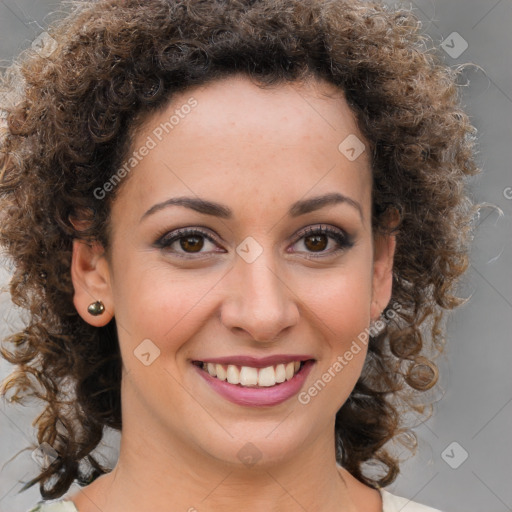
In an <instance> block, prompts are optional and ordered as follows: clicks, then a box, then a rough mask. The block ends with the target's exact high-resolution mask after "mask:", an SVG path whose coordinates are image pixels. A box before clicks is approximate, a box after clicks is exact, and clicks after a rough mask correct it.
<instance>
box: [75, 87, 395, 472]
mask: <svg viewBox="0 0 512 512" xmlns="http://www.w3.org/2000/svg"><path fill="white" fill-rule="evenodd" d="M323 92H330V93H334V94H331V97H329V98H328V97H324V96H322V95H321V93H323ZM363 144H365V142H364V139H363V137H362V135H361V134H360V132H359V130H358V128H357V125H356V122H355V119H354V116H353V114H352V113H351V111H350V110H349V108H348V105H347V103H346V101H345V99H344V97H343V95H342V94H341V93H340V92H339V91H337V90H336V89H334V87H333V86H330V85H328V84H326V83H322V82H312V83H311V84H310V85H307V86H306V85H302V86H300V85H298V84H293V85H290V84H288V85H281V86H278V87H276V88H274V89H266V90H264V89H260V88H258V87H257V86H256V85H254V84H252V83H251V82H250V81H249V80H248V79H246V78H242V77H231V78H228V79H224V80H221V81H216V82H214V83H211V84H209V85H207V86H203V87H200V88H194V89H190V90H188V91H186V92H185V93H182V94H180V95H176V96H175V97H174V98H173V100H172V102H171V104H170V105H169V106H168V107H167V108H165V109H163V110H162V111H161V112H159V113H157V114H156V115H153V116H152V117H151V118H150V119H148V120H147V122H146V123H145V125H144V127H143V128H142V129H141V130H140V131H139V132H138V133H137V136H136V139H135V141H134V143H133V147H132V148H131V151H132V152H131V153H130V155H129V158H130V157H131V158H132V160H129V159H127V164H126V166H125V172H128V171H127V170H128V169H129V173H130V176H129V179H128V180H127V181H126V183H123V184H122V188H121V189H120V191H119V192H120V193H119V196H118V197H117V199H116V200H115V201H114V203H113V207H112V216H111V224H112V240H111V254H110V259H109V260H107V259H106V258H105V257H104V256H102V255H101V253H100V252H98V251H96V252H94V254H93V253H92V251H90V250H88V249H87V247H86V246H85V245H83V244H80V243H79V242H75V252H74V257H73V280H74V283H75V290H76V295H75V304H76V306H77V309H78V310H79V312H80V314H82V316H83V318H84V319H86V320H87V321H88V322H90V323H92V324H93V325H103V324H105V323H107V322H108V321H109V320H110V319H111V318H112V315H113V314H114V315H115V318H116V324H117V329H118V335H119V343H120V348H121V354H122V360H123V383H122V408H123V436H130V435H131V436H141V435H143V434H144V435H145V436H146V437H147V438H148V439H149V438H151V439H155V440H157V441H158V446H159V447H160V449H162V446H172V447H173V455H174V456H179V454H183V455H185V456H190V455H191V454H193V455H194V457H195V458H196V460H201V459H202V460H203V461H205V460H214V459H216V460H222V461H230V462H235V463H237V464H242V463H244V462H245V463H247V462H249V461H256V460H257V459H259V460H261V463H264V462H265V461H270V460H276V459H277V458H282V457H287V456H293V455H294V454H298V453H308V452H309V453H311V451H314V450H316V449H319V450H327V449H328V450H330V451H332V446H333V444H332V443H333V432H334V418H335V414H336V411H337V410H338V409H339V408H340V407H341V406H342V404H343V403H344V402H345V400H346V399H347V397H348V396H349V394H350V392H351V391H352V389H353V387H354V385H355V383H356V381H357V379H358V377H359V375H360V373H361V370H362V367H363V363H364V359H365V355H366V345H365V344H364V343H363V342H361V339H363V338H364V336H362V337H361V334H362V333H363V334H364V333H365V332H367V331H366V329H367V328H368V326H369V323H370V320H371V319H372V318H373V319H375V318H377V317H378V315H379V313H380V312H381V311H382V310H383V308H384V307H385V306H386V305H387V303H388V301H389V298H390V292H391V265H392V256H393V249H394V241H393V239H392V238H382V239H376V240H373V235H372V230H371V172H370V164H369V155H368V153H367V151H365V150H364V147H363ZM123 174H124V173H123V172H122V171H121V176H122V175H123ZM108 188H109V187H108V185H107V187H106V188H105V190H108ZM87 251H89V252H87ZM87 258H89V259H88V260H87V264H85V263H84V261H86V259H87ZM95 299H101V300H102V301H103V302H104V303H105V306H106V312H105V313H104V315H102V316H99V317H91V316H90V315H88V313H87V311H86V309H87V305H88V304H90V303H91V302H92V301H93V300H95ZM358 337H359V338H358ZM203 363H206V364H203ZM207 363H210V364H209V365H208V364H207ZM299 365H300V368H299V370H297V367H298V366H299ZM208 369H209V370H210V372H211V373H212V374H213V376H212V375H210V373H209V372H208ZM215 375H216V376H215ZM240 379H241V380H242V384H236V382H237V380H240ZM141 442H142V441H141ZM148 442H151V441H148ZM155 442H156V441H155ZM163 443H164V444H163ZM165 443H167V444H165ZM248 443H251V444H248Z"/></svg>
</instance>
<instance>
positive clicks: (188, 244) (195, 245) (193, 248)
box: [179, 235, 204, 252]
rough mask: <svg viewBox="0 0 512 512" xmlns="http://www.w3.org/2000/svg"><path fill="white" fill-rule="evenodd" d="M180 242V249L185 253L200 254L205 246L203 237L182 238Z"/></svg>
mask: <svg viewBox="0 0 512 512" xmlns="http://www.w3.org/2000/svg"><path fill="white" fill-rule="evenodd" d="M179 240H180V247H181V248H182V249H183V250H184V251H185V252H198V251H200V250H201V249H202V248H203V246H204V238H203V237H202V236H197V235H196V236H187V237H182V238H180V239H179Z"/></svg>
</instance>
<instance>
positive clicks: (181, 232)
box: [154, 226, 354, 259]
mask: <svg viewBox="0 0 512 512" xmlns="http://www.w3.org/2000/svg"><path fill="white" fill-rule="evenodd" d="M198 235H199V236H203V237H204V238H206V239H207V240H209V241H210V242H212V243H214V244H217V243H218V242H217V241H216V240H215V239H214V238H213V237H212V236H211V235H210V234H208V233H207V232H205V231H203V230H201V229H199V228H184V229H178V230H176V231H172V232H170V233H169V232H164V234H163V236H162V235H161V234H160V235H159V236H158V237H157V240H156V242H155V243H154V246H155V247H156V248H158V249H168V248H169V247H170V246H171V245H172V244H173V243H174V242H177V241H178V240H180V239H181V238H186V237H187V236H198ZM313 235H328V236H329V237H330V238H331V239H333V240H334V241H335V242H336V244H337V246H338V247H337V248H336V249H335V250H331V251H330V252H321V253H314V252H313V253H309V254H308V256H306V258H308V259H316V258H322V257H325V256H326V255H327V256H332V255H333V254H338V253H339V252H340V251H344V250H347V249H350V248H351V247H352V246H353V245H354V242H353V240H352V237H351V236H349V235H348V234H347V233H344V232H341V231H338V230H335V229H332V228H329V227H326V226H320V227H315V228H313V227H308V228H306V229H305V230H304V231H302V232H300V233H299V235H298V237H297V239H296V240H295V241H294V242H293V244H292V245H295V244H296V243H297V242H298V241H300V240H301V239H302V238H307V237H309V236H313ZM171 252H174V251H171ZM174 254H175V255H176V256H178V257H179V258H185V259H196V258H194V257H193V255H194V254H204V253H186V252H183V253H179V252H174Z"/></svg>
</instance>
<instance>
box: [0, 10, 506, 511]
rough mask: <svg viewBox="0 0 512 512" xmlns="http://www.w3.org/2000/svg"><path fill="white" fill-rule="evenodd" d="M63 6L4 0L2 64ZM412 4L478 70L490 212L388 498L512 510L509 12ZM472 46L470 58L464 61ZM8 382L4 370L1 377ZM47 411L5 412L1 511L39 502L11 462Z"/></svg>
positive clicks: (473, 99)
mask: <svg viewBox="0 0 512 512" xmlns="http://www.w3.org/2000/svg"><path fill="white" fill-rule="evenodd" d="M59 3H60V2H57V1H49V0H41V1H36V2H32V1H29V0H0V59H2V64H4V65H5V64H7V63H8V62H9V61H10V59H11V58H12V56H13V55H15V54H17V53H18V52H19V51H20V50H22V49H24V48H27V47H28V46H30V44H31V42H32V41H33V40H34V39H35V38H36V37H37V36H38V35H39V34H40V33H41V32H43V30H44V28H45V27H46V26H47V24H48V22H49V21H50V20H51V16H50V17H48V13H52V12H55V11H56V10H57V9H59ZM389 3H392V2H389ZM405 5H409V6H411V7H412V8H413V9H414V11H415V12H416V13H417V15H418V16H419V17H420V19H422V20H423V22H424V24H423V32H424V33H426V34H428V35H429V36H430V37H431V38H432V40H433V42H434V44H435V46H437V47H439V48H440V49H439V52H440V54H442V55H443V56H444V58H445V60H446V62H447V63H448V64H449V65H450V66H457V65H459V64H462V63H473V64H475V66H472V67H468V68H466V70H465V71H464V78H465V81H464V80H461V84H462V83H464V84H465V85H464V86H463V87H461V90H462V91H463V101H464V104H465V105H466V109H467V111H468V113H469V115H470V116H471V118H472V121H473V124H474V125H475V126H476V127H477V129H478V137H479V154H478V159H479V163H480V165H481V167H482V169H483V172H482V174H481V175H480V176H479V177H477V178H475V179H473V180H472V182H471V189H472V193H473V197H474V199H475V200H476V201H477V202H479V203H487V204H488V205H489V206H485V207H483V208H482V211H481V215H480V217H479V219H477V223H478V231H477V234H476V237H475V243H474V249H473V252H472V265H471V268H470V270H469V271H468V273H467V274H466V276H465V278H464V280H463V282H462V283H461V286H460V293H462V294H463V295H464V296H467V297H469V296H471V299H470V300H469V302H468V303H467V304H466V305H464V306H462V307H461V308H459V309H458V310H456V312H455V313H454V314H452V315H451V316H450V317H449V320H448V337H447V339H448V343H447V345H446V350H445V353H444V355H443V356H441V358H440V359H439V360H438V363H439V365H440V370H441V387H442V392H441V393H437V395H436V397H439V398H441V395H442V399H441V400H440V401H438V402H437V403H436V405H435V406H434V415H433V417H432V418H431V419H429V420H428V421H426V422H424V423H422V424H420V425H418V426H417V427H415V432H416V433H417V436H418V439H419V446H418V450H417V454H416V456H415V457H413V458H410V459H409V460H408V461H407V462H405V463H404V464H403V466H402V473H401V475H400V476H399V478H398V480H397V481H396V482H395V483H394V484H393V485H392V486H390V487H389V488H388V490H390V491H391V492H394V493H396V494H399V495H402V496H407V497H408V498H410V499H413V500H415V501H419V502H422V503H425V504H428V505H431V506H434V507H436V508H439V509H441V510H443V511H444V512H448V511H453V512H456V511H460V512H502V511H511V510H512V485H510V484H511V483H512V464H511V460H512V442H511V439H512V437H511V435H510V432H512V403H511V402H512V377H511V371H510V366H511V354H512V345H511V343H510V341H511V336H510V332H511V330H512V329H511V328H512V322H511V318H512V272H511V271H510V264H511V262H512V236H511V235H512V228H511V226H512V222H511V213H512V172H511V168H510V162H511V161H512V140H511V134H512V35H511V33H512V31H511V29H510V26H511V22H512V1H511V0H499V1H498V0H485V1H484V0H444V1H442V0H432V1H423V0H418V1H415V2H411V3H407V4H405ZM453 32H457V33H458V34H460V36H461V37H462V39H461V38H459V37H458V36H457V35H452V33H453ZM443 41H445V42H444V43H443ZM464 41H466V42H467V44H468V47H467V49H466V50H464V51H463V53H461V54H460V55H458V53H460V52H461V51H462V50H463V49H464V46H463V45H464ZM443 48H445V49H443ZM450 53H451V55H450ZM492 205H494V206H492ZM496 207H497V208H499V209H501V211H502V213H500V212H499V210H498V209H497V208H496ZM507 268H508V269H509V270H507ZM7 281H8V272H7V271H2V270H1V269H0V286H2V285H5V284H6V283H7ZM21 326H22V323H21V321H20V318H19V315H18V313H17V312H16V311H15V310H14V308H13V306H12V304H11V303H10V301H9V296H8V294H7V293H3V294H0V336H5V335H6V334H7V333H8V332H11V331H12V330H14V329H16V327H21ZM9 371H10V368H9V366H8V365H7V364H6V363H5V362H4V361H1V362H0V378H3V377H5V376H6V375H7V373H8V372H9ZM39 410H40V409H39V408H38V407H37V406H36V405H34V406H33V407H20V406H16V407H15V406H13V405H8V404H6V403H5V402H2V401H0V512H7V511H9V512H23V511H25V510H27V509H28V508H29V507H30V506H31V505H33V504H34V503H35V502H36V501H37V500H39V499H40V496H39V492H38V490H37V488H32V489H31V490H29V491H26V492H24V493H22V494H18V491H19V489H20V488H21V485H22V484H21V482H23V481H27V480H28V479H29V478H30V477H32V476H34V475H35V472H36V469H37V465H36V462H35V461H34V460H33V459H32V457H31V452H30V451H29V450H27V451H24V452H22V453H21V454H20V455H19V456H18V457H16V458H15V459H13V460H12V461H11V460H10V459H11V458H13V457H14V456H15V454H16V453H18V452H19V451H20V450H22V449H23V448H25V447H26V446H28V444H29V443H31V442H35V434H34V429H33V427H32V426H31V422H32V420H33V419H34V418H35V416H36V414H37V412H38V411H39ZM117 443H118V438H117V437H116V436H109V445H111V446H113V451H112V450H110V453H111V456H112V452H113V455H114V457H115V447H116V445H117ZM454 443H455V444H454ZM405 510H406V509H404V512H405Z"/></svg>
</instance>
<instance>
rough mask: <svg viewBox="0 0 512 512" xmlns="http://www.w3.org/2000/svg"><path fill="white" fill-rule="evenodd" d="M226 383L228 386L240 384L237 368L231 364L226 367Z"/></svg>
mask: <svg viewBox="0 0 512 512" xmlns="http://www.w3.org/2000/svg"><path fill="white" fill-rule="evenodd" d="M226 378H227V381H228V382H229V383H230V384H239V383H240V372H239V371H238V368H237V367H236V366H234V365H232V364H230V365H228V371H227V372H226Z"/></svg>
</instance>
